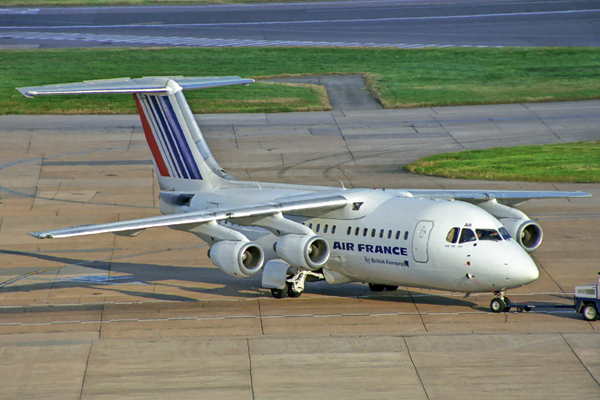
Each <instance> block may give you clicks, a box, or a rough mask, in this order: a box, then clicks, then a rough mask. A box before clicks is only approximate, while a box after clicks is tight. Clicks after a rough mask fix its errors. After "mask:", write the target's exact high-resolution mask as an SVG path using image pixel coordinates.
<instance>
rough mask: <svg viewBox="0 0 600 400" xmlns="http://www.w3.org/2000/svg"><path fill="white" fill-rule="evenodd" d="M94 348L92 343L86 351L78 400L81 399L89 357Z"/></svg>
mask: <svg viewBox="0 0 600 400" xmlns="http://www.w3.org/2000/svg"><path fill="white" fill-rule="evenodd" d="M93 347H94V341H93V340H92V343H91V344H90V350H89V351H88V355H87V359H86V361H85V371H83V378H82V379H81V390H80V391H79V400H81V398H82V397H83V387H84V386H85V377H86V376H87V370H88V366H89V365H90V355H91V354H92V348H93Z"/></svg>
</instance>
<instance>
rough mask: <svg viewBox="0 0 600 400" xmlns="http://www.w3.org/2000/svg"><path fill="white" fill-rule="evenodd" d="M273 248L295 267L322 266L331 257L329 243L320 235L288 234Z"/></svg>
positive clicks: (313, 269) (314, 269) (313, 268)
mask: <svg viewBox="0 0 600 400" xmlns="http://www.w3.org/2000/svg"><path fill="white" fill-rule="evenodd" d="M273 249H274V250H275V252H276V253H277V254H278V255H279V257H281V258H282V259H283V260H285V261H287V262H288V263H289V264H290V265H292V266H294V267H299V268H302V269H304V270H308V271H316V270H318V269H320V268H322V267H323V266H324V265H325V263H326V262H327V260H328V259H329V253H330V250H329V243H327V241H326V240H325V239H323V238H322V237H320V236H312V235H295V234H288V235H285V236H283V237H282V238H281V239H279V240H278V241H277V242H276V243H275V244H274V245H273Z"/></svg>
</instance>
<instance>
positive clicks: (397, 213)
mask: <svg viewBox="0 0 600 400" xmlns="http://www.w3.org/2000/svg"><path fill="white" fill-rule="evenodd" d="M252 82H254V80H252V79H242V78H240V77H199V78H184V77H148V78H140V79H129V78H124V79H112V80H99V81H86V82H82V83H70V84H63V85H50V86H40V87H26V88H19V89H18V90H19V91H20V92H21V93H22V94H23V95H25V96H26V97H34V96H38V95H60V94H95V93H129V94H133V97H134V100H135V103H136V104H137V109H138V112H139V115H140V118H141V122H142V126H143V129H144V133H145V137H146V140H147V142H148V146H149V148H150V153H151V155H152V159H153V162H154V168H155V170H156V176H157V178H158V183H159V185H160V189H161V192H160V211H161V213H162V214H163V215H161V216H156V217H150V218H144V219H136V220H130V221H121V222H114V223H107V224H99V225H88V226H79V227H73V228H64V229H56V230H51V231H46V232H35V233H32V234H31V235H33V236H35V237H37V238H40V239H44V238H65V237H70V236H79V235H91V234H99V233H106V232H112V233H114V234H117V235H123V236H137V235H138V234H139V233H141V232H142V231H143V230H145V229H148V228H156V227H170V228H173V229H177V230H181V231H186V232H190V233H192V234H194V235H196V236H197V237H199V238H200V239H202V240H203V241H205V242H206V243H207V244H208V245H209V246H210V250H209V252H208V256H209V258H210V260H211V261H212V262H213V263H214V264H215V265H216V266H217V267H218V268H220V269H221V270H222V271H223V272H225V273H227V274H229V275H232V276H234V277H240V278H242V277H248V276H251V275H254V274H256V273H258V272H259V271H261V270H262V285H263V287H265V288H269V289H271V292H272V294H273V296H274V297H277V298H282V297H285V296H289V297H297V296H299V295H300V294H301V293H302V292H303V291H304V288H305V282H306V281H317V280H325V281H327V282H328V283H330V284H338V283H347V282H365V283H368V284H369V287H370V288H371V290H373V291H380V290H395V289H397V288H398V286H407V287H415V288H430V289H440V290H449V291H458V292H465V293H467V294H468V293H472V292H493V293H495V296H494V297H493V299H492V301H491V303H490V308H491V310H492V311H494V312H502V311H507V310H509V309H510V305H511V303H510V300H509V299H508V298H507V297H506V296H505V292H506V290H508V289H512V288H517V287H520V286H523V285H526V284H528V283H530V282H533V281H535V280H536V279H537V278H538V276H539V272H538V269H537V267H536V265H535V264H534V262H533V261H532V259H531V257H530V256H529V254H528V253H530V252H532V251H534V250H535V249H537V248H538V247H539V246H540V244H541V242H542V229H541V227H540V226H539V225H538V224H537V223H536V222H534V221H532V220H531V219H530V218H529V217H528V216H527V215H525V214H524V213H523V212H521V211H519V210H517V209H515V208H512V206H514V205H516V204H518V203H520V202H523V201H525V200H528V199H534V198H565V197H589V196H590V195H589V194H588V193H583V192H579V191H578V192H554V191H553V192H549V191H548V192H544V191H490V190H415V189H380V190H375V189H345V188H343V187H340V188H332V187H320V186H308V185H290V184H278V183H264V182H248V181H240V180H237V179H234V178H233V177H231V176H230V175H229V174H228V173H227V172H226V171H225V170H224V169H222V168H221V167H220V166H219V164H218V163H217V161H216V160H215V159H214V157H213V155H212V154H211V151H210V150H209V148H208V146H207V143H206V141H205V140H204V138H203V136H202V133H201V132H200V128H199V127H198V125H197V123H196V120H195V118H194V115H193V114H192V112H191V110H190V108H189V106H188V103H187V101H186V99H185V97H184V94H183V91H184V90H191V89H201V88H210V87H217V86H227V85H247V84H250V83H252Z"/></svg>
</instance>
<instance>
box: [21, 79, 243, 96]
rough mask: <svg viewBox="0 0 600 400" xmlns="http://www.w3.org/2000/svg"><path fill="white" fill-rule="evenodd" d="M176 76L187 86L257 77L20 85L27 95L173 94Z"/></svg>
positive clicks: (237, 82)
mask: <svg viewBox="0 0 600 400" xmlns="http://www.w3.org/2000/svg"><path fill="white" fill-rule="evenodd" d="M171 79H173V80H175V81H176V82H177V84H178V85H179V86H180V87H181V89H183V90H191V89H204V88H211V87H218V86H230V85H247V84H249V83H252V82H254V79H243V78H240V77H239V76H218V77H210V76H209V77H206V76H203V77H198V78H185V77H183V76H172V77H168V76H165V77H148V78H139V79H131V78H119V79H101V80H95V81H84V82H80V83H66V84H60V85H46V86H30V87H22V88H17V90H18V91H19V92H21V94H22V95H23V96H25V97H28V98H32V97H34V96H40V95H56V94H119V93H151V94H170V92H171V91H172V89H171V88H170V87H169V86H167V83H168V81H169V80H171Z"/></svg>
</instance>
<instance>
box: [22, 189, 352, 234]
mask: <svg viewBox="0 0 600 400" xmlns="http://www.w3.org/2000/svg"><path fill="white" fill-rule="evenodd" d="M348 201H349V200H347V199H346V198H345V197H343V196H338V195H334V196H332V195H325V196H317V197H314V198H309V199H307V198H306V197H304V198H302V199H297V198H293V197H292V198H289V199H282V200H280V201H277V200H274V201H269V202H262V203H256V204H249V205H243V206H238V207H229V208H214V209H208V210H201V211H194V212H189V213H183V214H170V215H161V216H157V217H149V218H142V219H134V220H130V221H120V222H111V223H108V224H98V225H83V226H76V227H73V228H64V229H56V230H51V231H45V232H33V233H30V235H31V236H34V237H36V238H38V239H56V238H65V237H71V236H83V235H95V234H98V233H108V232H112V233H115V234H119V233H124V234H127V235H131V236H134V235H136V234H138V233H139V232H141V231H143V230H144V229H147V228H158V227H164V226H176V225H187V224H203V223H207V222H210V221H222V220H227V219H237V218H245V217H252V216H268V215H273V214H277V213H287V212H292V211H300V210H309V209H317V208H318V209H320V210H332V209H336V208H340V207H343V206H345V205H346V204H348Z"/></svg>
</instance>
